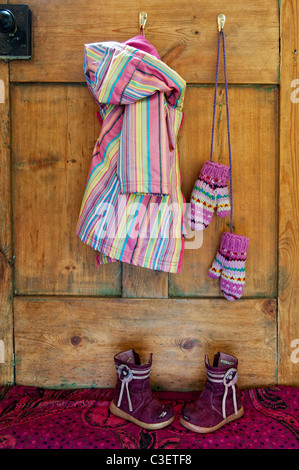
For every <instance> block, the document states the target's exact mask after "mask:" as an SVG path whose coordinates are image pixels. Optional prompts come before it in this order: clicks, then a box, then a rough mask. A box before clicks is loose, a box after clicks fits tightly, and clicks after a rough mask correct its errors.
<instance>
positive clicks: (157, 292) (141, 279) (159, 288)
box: [122, 263, 168, 298]
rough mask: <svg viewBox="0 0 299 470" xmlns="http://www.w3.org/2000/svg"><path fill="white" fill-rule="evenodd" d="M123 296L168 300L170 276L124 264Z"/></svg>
mask: <svg viewBox="0 0 299 470" xmlns="http://www.w3.org/2000/svg"><path fill="white" fill-rule="evenodd" d="M122 296H123V297H135V298H167V297H168V274H167V273H164V272H159V271H153V270H151V269H145V268H141V267H139V266H132V265H130V264H126V263H123V265H122Z"/></svg>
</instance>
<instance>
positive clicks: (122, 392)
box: [110, 349, 243, 433]
mask: <svg viewBox="0 0 299 470" xmlns="http://www.w3.org/2000/svg"><path fill="white" fill-rule="evenodd" d="M114 362H115V366H116V370H117V383H116V387H115V390H114V397H113V400H112V401H111V404H110V411H111V412H112V413H113V414H114V415H116V416H118V417H120V418H124V419H127V420H129V421H131V422H133V423H135V424H137V425H138V426H141V427H143V428H145V429H161V428H164V427H166V426H168V425H169V424H170V423H172V421H173V420H174V418H175V416H174V411H173V410H172V408H171V407H169V406H167V405H164V404H162V403H161V402H160V401H159V400H157V399H156V398H154V397H153V394H152V392H151V389H150V372H151V367H152V354H151V355H150V358H149V361H148V363H147V364H141V363H140V357H139V355H138V354H137V353H136V352H135V351H134V349H130V350H128V351H124V352H121V353H119V354H117V355H116V356H115V357H114ZM205 366H206V372H207V381H206V384H205V388H204V390H203V391H202V393H201V394H200V395H199V397H198V398H197V399H196V400H195V401H194V402H192V403H188V404H185V406H184V408H183V410H182V414H181V416H180V418H179V420H180V422H181V424H183V425H184V426H185V427H186V428H188V429H190V430H191V431H194V432H197V433H210V432H213V431H216V430H217V429H219V428H221V427H222V426H224V425H225V424H226V423H229V422H230V421H234V420H235V419H238V418H241V416H243V407H242V404H241V398H240V392H239V389H238V387H237V386H236V382H237V379H238V372H237V367H238V360H237V358H235V357H234V356H230V355H228V354H224V353H221V352H220V353H217V354H215V357H214V361H213V365H210V363H209V359H208V357H207V355H206V356H205Z"/></svg>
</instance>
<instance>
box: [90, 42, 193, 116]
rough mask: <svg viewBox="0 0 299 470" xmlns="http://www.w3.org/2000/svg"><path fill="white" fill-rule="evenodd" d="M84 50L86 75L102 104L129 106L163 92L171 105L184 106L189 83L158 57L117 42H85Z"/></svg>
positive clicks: (93, 92)
mask: <svg viewBox="0 0 299 470" xmlns="http://www.w3.org/2000/svg"><path fill="white" fill-rule="evenodd" d="M84 52H85V53H84V74H85V78H86V81H87V84H88V86H89V88H90V90H91V92H92V94H93V96H94V98H95V99H96V100H97V101H98V102H99V103H104V104H114V105H128V104H132V103H134V102H136V101H139V100H141V99H143V98H146V97H149V96H151V95H153V94H154V93H155V92H156V91H161V92H163V93H164V94H165V97H166V100H167V101H168V103H169V104H170V105H171V106H173V107H179V108H181V107H182V106H183V100H184V92H185V87H186V82H185V81H184V80H183V79H182V78H181V77H180V76H179V75H178V74H177V73H176V72H175V71H174V70H172V69H171V68H170V67H168V66H167V65H166V64H164V63H163V62H162V61H160V60H159V59H156V57H154V56H152V55H150V54H147V53H144V52H143V51H140V50H138V49H135V48H133V47H130V46H127V45H124V44H121V43H117V42H103V43H94V44H86V45H85V49H84Z"/></svg>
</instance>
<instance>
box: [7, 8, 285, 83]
mask: <svg viewBox="0 0 299 470" xmlns="http://www.w3.org/2000/svg"><path fill="white" fill-rule="evenodd" d="M18 2H19V0H13V1H11V3H18ZM30 8H31V9H32V12H33V35H34V47H33V58H32V60H30V61H24V62H22V61H17V62H13V63H12V64H11V80H12V81H23V82H26V81H36V82H66V81H67V82H82V81H84V77H83V72H82V65H83V44H84V43H90V42H97V41H108V40H109V41H111V40H116V41H125V40H127V39H129V38H130V37H133V36H135V35H136V34H137V33H138V15H139V12H140V11H143V10H145V11H147V13H148V21H147V24H146V37H147V39H148V40H149V41H150V42H152V43H153V44H154V45H155V47H156V48H157V50H158V51H159V54H160V56H161V57H162V59H163V60H164V61H165V62H166V63H168V64H169V65H170V66H171V67H173V68H174V69H175V70H177V72H178V73H179V74H181V75H182V76H183V77H184V78H185V80H186V81H187V82H188V83H213V82H214V79H215V60H216V47H217V46H216V43H217V24H216V20H217V16H218V14H219V13H225V14H226V17H227V20H226V24H225V32H226V36H227V51H228V55H227V61H228V70H229V81H230V83H277V82H278V79H279V78H278V71H279V14H278V2H277V1H276V0H263V1H262V2H261V1H260V0H252V1H250V2H249V3H247V4H245V3H244V0H214V1H213V2H211V1H210V0H188V1H186V0H185V1H184V0H163V1H161V0H152V1H151V2H146V1H144V0H127V1H126V2H123V1H121V0H114V1H113V3H111V2H106V1H104V0H100V1H99V0H90V1H89V2H88V8H84V6H83V3H82V1H81V0H64V1H63V2H61V1H60V0H51V2H49V1H44V0H31V2H30Z"/></svg>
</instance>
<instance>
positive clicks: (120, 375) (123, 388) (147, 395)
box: [110, 349, 174, 429]
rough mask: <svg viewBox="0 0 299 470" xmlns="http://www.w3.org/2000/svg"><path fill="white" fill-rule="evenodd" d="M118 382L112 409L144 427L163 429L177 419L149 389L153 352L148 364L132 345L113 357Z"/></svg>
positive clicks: (122, 416) (118, 414)
mask: <svg viewBox="0 0 299 470" xmlns="http://www.w3.org/2000/svg"><path fill="white" fill-rule="evenodd" d="M114 362H115V366H116V370H117V383H116V387H115V390H114V397H113V400H112V401H111V404H110V411H111V412H112V413H113V414H114V415H116V416H118V417H120V418H124V419H127V420H128V421H132V423H135V424H137V425H138V426H141V427H143V428H145V429H161V428H164V427H165V426H168V424H170V423H172V421H173V420H174V412H173V410H172V409H171V408H170V407H168V406H167V405H164V404H162V403H161V402H160V401H159V400H157V399H156V398H154V397H153V395H152V392H151V389H150V372H151V366H152V354H151V355H150V358H149V362H148V364H140V358H139V355H138V354H137V353H136V352H135V351H134V349H130V350H129V351H124V352H121V353H119V354H117V355H116V356H115V357H114Z"/></svg>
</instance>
